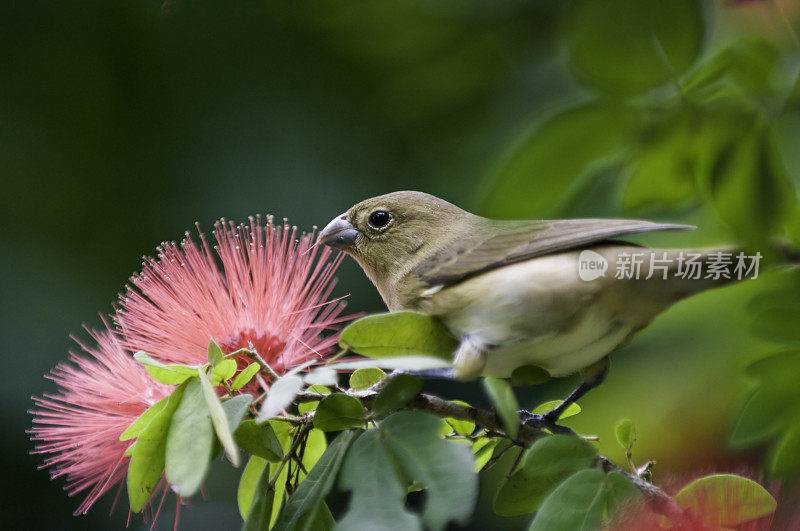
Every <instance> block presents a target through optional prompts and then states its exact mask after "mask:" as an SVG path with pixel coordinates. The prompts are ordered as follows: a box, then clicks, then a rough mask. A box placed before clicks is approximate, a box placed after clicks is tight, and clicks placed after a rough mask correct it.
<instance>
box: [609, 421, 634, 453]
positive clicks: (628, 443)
mask: <svg viewBox="0 0 800 531" xmlns="http://www.w3.org/2000/svg"><path fill="white" fill-rule="evenodd" d="M614 434H615V435H616V436H617V442H618V443H619V444H620V446H622V447H623V448H625V449H626V450H630V449H631V448H633V443H635V442H636V426H635V425H634V424H633V421H632V420H631V419H622V420H620V421H619V422H617V425H616V427H615V428H614Z"/></svg>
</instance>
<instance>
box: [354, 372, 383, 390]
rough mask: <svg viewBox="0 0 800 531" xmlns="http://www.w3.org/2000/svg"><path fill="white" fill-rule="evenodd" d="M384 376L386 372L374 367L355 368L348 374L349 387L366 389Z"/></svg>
mask: <svg viewBox="0 0 800 531" xmlns="http://www.w3.org/2000/svg"><path fill="white" fill-rule="evenodd" d="M384 376H386V373H385V372H383V371H382V370H380V369H378V368H375V367H371V368H366V369H356V370H355V371H353V374H351V375H350V387H351V388H352V389H367V388H369V387H372V386H373V385H375V384H376V383H378V382H380V381H381V379H382V378H383V377H384Z"/></svg>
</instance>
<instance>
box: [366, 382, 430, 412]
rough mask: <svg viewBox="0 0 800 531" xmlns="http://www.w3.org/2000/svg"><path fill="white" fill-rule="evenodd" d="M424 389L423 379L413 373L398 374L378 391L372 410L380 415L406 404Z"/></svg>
mask: <svg viewBox="0 0 800 531" xmlns="http://www.w3.org/2000/svg"><path fill="white" fill-rule="evenodd" d="M421 390H422V380H420V379H419V378H417V377H416V376H414V375H411V374H403V373H400V374H397V375H395V376H393V377H392V379H391V380H389V381H388V382H387V383H386V385H385V386H384V387H383V389H381V390H380V392H378V396H376V397H375V401H374V402H373V403H372V411H373V412H374V413H375V414H376V415H377V416H379V417H382V416H383V415H385V414H387V413H389V412H390V411H392V410H393V409H397V408H399V407H402V406H404V405H405V404H406V403H408V401H409V400H411V399H412V398H414V397H415V396H417V394H419V392H420V391H421Z"/></svg>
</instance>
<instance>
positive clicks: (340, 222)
mask: <svg viewBox="0 0 800 531" xmlns="http://www.w3.org/2000/svg"><path fill="white" fill-rule="evenodd" d="M356 236H358V229H356V228H355V227H354V226H353V224H352V223H350V222H349V221H348V220H347V214H342V215H341V216H336V217H335V218H333V221H331V222H330V223H328V224H327V225H326V226H325V228H324V229H322V232H320V233H319V237H318V238H317V243H323V244H325V245H329V246H330V247H333V248H335V249H340V250H347V249H348V248H350V247H352V246H353V245H355V243H356Z"/></svg>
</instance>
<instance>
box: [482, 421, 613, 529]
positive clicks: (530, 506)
mask: <svg viewBox="0 0 800 531" xmlns="http://www.w3.org/2000/svg"><path fill="white" fill-rule="evenodd" d="M596 459H597V450H595V449H594V448H593V447H592V446H590V445H589V444H588V443H587V442H585V441H583V440H582V439H580V438H578V437H570V436H567V435H551V436H548V437H543V438H541V439H539V440H538V441H536V442H535V443H534V444H533V446H531V447H530V448H529V449H528V450H527V451H526V452H525V456H524V458H523V460H522V462H521V464H520V466H519V468H518V469H517V470H516V471H515V472H514V473H513V474H512V475H511V477H509V478H507V479H505V480H504V481H502V482H501V483H500V488H499V489H498V490H497V494H496V495H495V499H494V510H495V512H496V513H497V514H499V515H501V516H516V515H519V514H528V513H532V512H534V511H536V510H537V509H539V507H540V505H541V504H542V502H543V501H544V499H545V498H546V497H547V495H548V494H550V492H552V490H553V489H555V488H556V487H557V486H558V484H559V483H561V481H563V480H564V479H565V478H566V477H568V476H569V475H570V474H574V473H575V472H578V471H580V470H584V469H586V468H589V467H591V466H593V465H594V464H595V461H596Z"/></svg>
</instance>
